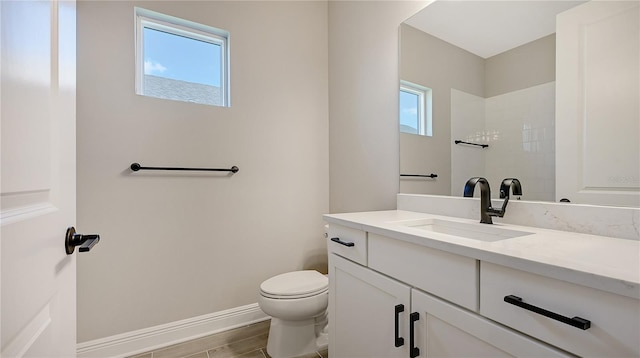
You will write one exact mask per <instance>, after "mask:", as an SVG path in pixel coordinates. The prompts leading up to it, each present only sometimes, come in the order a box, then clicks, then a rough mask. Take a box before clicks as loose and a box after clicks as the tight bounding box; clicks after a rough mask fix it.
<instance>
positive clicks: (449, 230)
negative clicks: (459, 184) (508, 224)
mask: <svg viewBox="0 0 640 358" xmlns="http://www.w3.org/2000/svg"><path fill="white" fill-rule="evenodd" d="M394 224H398V225H402V226H407V227H412V228H415V229H420V230H425V231H430V232H437V233H440V234H446V235H451V236H458V237H464V238H466V239H472V240H479V241H488V242H490V241H499V240H505V239H512V238H514V237H520V236H526V235H531V234H533V233H531V232H526V231H518V230H511V229H504V228H501V227H496V226H493V225H487V224H469V223H462V222H457V221H449V220H443V219H420V220H409V221H397V222H394Z"/></svg>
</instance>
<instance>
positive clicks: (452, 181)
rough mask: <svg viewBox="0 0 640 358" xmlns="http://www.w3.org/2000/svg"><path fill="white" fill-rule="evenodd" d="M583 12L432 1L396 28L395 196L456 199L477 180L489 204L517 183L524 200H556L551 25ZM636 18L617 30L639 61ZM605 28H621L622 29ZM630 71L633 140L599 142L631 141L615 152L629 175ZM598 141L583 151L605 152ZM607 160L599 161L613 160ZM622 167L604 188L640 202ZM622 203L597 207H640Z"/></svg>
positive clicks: (557, 4)
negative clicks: (486, 187)
mask: <svg viewBox="0 0 640 358" xmlns="http://www.w3.org/2000/svg"><path fill="white" fill-rule="evenodd" d="M585 3H586V2H585V1H446V0H438V1H435V2H433V3H431V4H430V5H428V6H427V7H425V8H424V9H423V10H422V11H420V12H419V13H418V14H416V15H414V16H413V17H411V18H409V19H408V20H406V21H405V22H404V23H402V24H401V25H400V69H399V73H400V80H401V86H400V175H401V176H400V192H401V193H408V194H436V195H452V196H462V192H463V187H464V183H465V182H466V180H467V179H468V178H470V177H473V176H482V177H485V178H487V179H488V180H489V182H490V183H491V185H492V188H493V190H492V197H494V198H495V197H497V196H498V190H497V187H498V186H499V184H500V183H501V181H502V179H504V178H509V177H515V178H518V179H519V180H520V181H521V182H522V186H523V196H522V200H530V201H559V199H560V198H558V197H557V193H556V180H557V178H556V177H557V175H558V174H557V171H556V152H557V150H561V149H562V146H563V145H565V144H564V143H556V118H555V117H556V77H557V76H556V75H557V74H556V16H557V14H559V13H563V12H567V10H570V9H573V8H574V7H577V6H582V5H585ZM598 11H599V10H598ZM638 12H639V11H638V10H637V9H636V10H634V11H632V12H631V14H632V15H631V20H630V21H631V22H630V25H628V26H627V28H624V29H622V30H620V31H626V32H627V33H629V32H631V33H632V36H631V38H630V39H628V40H629V41H631V42H630V43H631V44H632V47H634V46H635V49H636V52H637V48H638V46H637V37H638V35H637V32H638V29H637V22H638V20H637V18H638ZM627 17H628V16H627ZM607 21H609V22H611V23H613V24H614V26H617V25H615V24H616V23H618V22H620V21H622V20H620V19H618V18H617V17H612V18H611V19H609V18H607ZM625 26H626V25H625ZM634 26H635V27H634ZM590 31H591V30H590ZM607 31H610V30H607ZM634 31H635V32H636V35H633V32H634ZM592 32H594V31H592ZM608 36H611V34H609V35H608ZM625 36H626V35H625ZM589 39H590V40H591V38H589ZM610 40H611V41H616V39H615V38H613V39H610ZM563 41H565V42H566V41H567V40H566V39H563ZM591 41H593V40H591ZM633 41H635V42H636V43H635V45H633ZM576 42H577V41H576ZM594 46H595V45H594ZM621 47H622V48H624V47H625V46H622V45H621ZM614 51H615V50H614ZM631 56H632V58H631V62H633V61H636V62H637V61H638V59H637V54H636V55H633V54H632V55H631ZM633 56H636V57H633ZM610 57H611V56H610ZM609 67H615V66H609ZM635 68H636V69H633V70H629V69H628V68H627V69H624V71H627V72H625V73H623V74H622V75H623V76H621V77H624V78H627V79H629V78H630V79H631V80H630V82H629V81H628V86H630V88H631V90H627V91H626V92H629V91H630V92H631V93H634V94H635V95H636V98H635V99H631V100H630V101H629V100H627V102H626V104H625V105H627V106H628V107H629V106H630V107H629V108H630V110H629V111H627V113H626V117H625V119H624V121H625V122H624V124H623V126H626V127H625V128H627V132H629V130H630V133H631V134H628V133H627V134H624V135H625V136H626V137H624V138H621V137H619V135H620V134H612V135H610V136H609V137H606V136H602V138H605V139H606V140H609V141H611V140H612V139H613V138H618V140H614V141H615V142H619V141H625V142H628V143H626V144H624V145H622V146H620V148H619V149H618V151H623V152H625V153H627V154H628V158H627V159H625V160H622V161H620V165H623V164H624V163H631V166H633V165H634V164H633V163H634V161H635V162H636V163H637V162H638V161H639V160H638V158H639V156H640V154H638V152H640V150H639V149H638V145H637V143H638V142H639V140H638V139H639V137H640V136H639V135H638V134H639V128H640V126H639V125H638V122H640V120H639V119H638V110H637V107H638V98H637V93H638V89H637V88H638V85H637V82H638V80H637V79H638V73H637V65H636V66H635ZM616 71H620V70H618V69H616ZM633 71H635V72H633ZM607 76H610V75H609V74H607ZM633 76H635V77H633ZM591 77H596V76H591ZM634 80H635V82H636V83H635V84H634V83H633V82H634ZM605 81H608V79H605V80H601V83H605ZM611 81H613V79H611ZM592 87H595V86H592ZM591 117H593V116H591ZM608 120H610V119H608ZM585 123H587V122H586V120H585ZM588 124H589V127H595V126H593V125H592V124H591V123H588ZM577 130H580V129H577ZM623 132H624V131H623ZM616 136H617V137H616ZM592 137H593V138H597V137H598V136H597V135H596V134H593V135H592ZM585 138H586V137H585ZM602 138H600V139H598V140H596V139H590V140H589V141H588V143H582V145H583V146H584V147H592V148H596V147H597V148H600V147H598V146H603V147H607V146H610V145H609V144H610V143H607V142H603V141H605V139H602ZM585 141H586V139H585ZM596 141H600V142H601V143H595V142H596ZM587 144H593V145H591V146H588V145H587ZM556 148H558V149H556ZM634 151H635V153H634ZM593 152H594V150H591V151H590V152H589V151H584V153H583V152H581V155H587V154H588V153H593ZM629 153H631V154H629ZM589 155H592V154H589ZM609 159H610V160H606V159H605V160H601V162H602V161H605V162H607V163H609V164H611V163H615V162H616V160H617V158H615V157H611V158H609ZM618 159H619V158H618ZM625 161H626V162H625ZM624 165H625V166H626V167H625V169H624V174H616V175H613V174H611V173H609V174H602V176H603V177H602V180H600V182H605V181H606V182H607V183H606V186H610V185H609V184H611V186H613V187H614V189H615V191H616V192H623V193H629V192H635V194H634V195H636V194H637V192H638V187H640V185H639V184H640V178H639V176H640V174H638V170H639V169H638V168H637V164H636V167H632V168H629V166H628V165H626V164H624ZM580 170H581V171H582V172H585V173H586V171H587V169H585V168H580ZM612 172H613V171H612ZM621 173H622V172H621ZM431 174H435V175H437V177H434V178H430V177H428V176H429V175H431ZM607 175H608V176H607ZM425 176H427V177H425ZM594 180H596V179H594ZM616 181H617V182H616ZM589 185H590V184H588V183H587V184H585V187H587V186H589ZM600 185H601V184H599V183H595V184H593V185H591V186H593V187H594V188H595V189H598V188H597V187H598V186H600ZM571 199H576V198H574V197H573V196H572V198H571ZM589 200H590V199H581V200H571V201H572V202H579V203H585V202H586V203H588V202H589ZM625 200H626V201H624V200H623V201H622V202H621V203H618V201H607V200H595V201H596V202H594V203H595V204H604V205H622V206H638V205H637V203H636V202H637V201H638V199H637V195H636V196H634V197H633V198H632V199H631V200H627V199H625ZM609 203H610V204H609Z"/></svg>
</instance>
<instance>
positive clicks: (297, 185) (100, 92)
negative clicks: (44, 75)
mask: <svg viewBox="0 0 640 358" xmlns="http://www.w3.org/2000/svg"><path fill="white" fill-rule="evenodd" d="M134 6H140V7H144V8H147V9H150V10H154V11H158V12H162V13H166V14H169V15H174V16H177V17H181V18H185V19H188V20H192V21H196V22H200V23H203V24H207V25H211V26H215V27H220V28H223V29H226V30H228V31H230V33H231V63H232V67H231V81H232V86H231V89H232V93H231V96H232V97H231V98H232V107H231V108H221V107H212V106H205V105H197V104H191V103H185V102H175V101H166V100H161V99H157V98H150V97H143V96H138V95H136V94H135V87H134V63H135V62H134V51H133V49H134V22H133V20H134V10H133V7H134ZM327 6H328V5H327V3H326V2H324V1H319V2H316V1H309V2H307V1H301V2H262V1H257V2H241V1H229V2H225V1H210V2H205V1H194V2H187V1H175V2H174V1H153V2H151V1H139V2H124V1H79V2H78V80H77V81H78V83H77V84H78V98H77V100H78V106H77V134H78V137H77V148H78V155H77V168H78V174H77V178H78V188H77V190H78V202H77V207H78V222H77V228H78V230H79V231H80V232H98V233H100V234H101V237H102V240H101V242H100V244H98V246H96V247H95V249H94V250H92V251H91V254H83V255H78V341H79V342H84V341H88V340H92V339H97V338H101V337H106V336H111V335H114V334H118V333H123V332H127V331H131V330H136V329H141V328H146V327H151V326H155V325H159V324H164V323H168V322H173V321H177V320H181V319H185V318H189V317H194V316H199V315H203V314H209V313H212V312H217V311H221V310H225V309H229V308H233V307H238V306H242V305H246V304H249V303H254V302H256V301H257V292H258V291H257V290H258V286H259V284H260V282H261V281H263V280H264V279H266V278H268V277H270V276H273V275H275V274H278V273H282V272H285V271H291V270H297V269H303V268H319V269H321V270H325V269H326V253H325V250H326V246H325V242H324V239H323V221H322V216H321V215H322V214H323V213H326V212H328V211H329V175H328V172H329V149H328V143H329V136H328V130H329V129H328V108H329V105H328V55H327V52H328V38H327V36H328V30H327V23H328V9H327ZM398 22H399V21H398ZM390 36H394V35H393V33H392V34H391V35H390ZM388 47H389V49H390V51H391V50H393V49H392V47H393V46H392V45H389V46H388ZM390 107H393V106H392V105H390ZM388 120H389V121H390V122H391V123H395V120H394V119H392V118H389V119H388ZM392 137H393V135H392ZM391 149H393V148H391ZM389 156H390V157H391V156H393V154H389ZM132 162H140V163H142V164H143V165H158V166H164V165H167V166H168V165H175V166H215V167H217V166H219V167H230V166H232V165H237V166H239V167H240V172H239V173H237V174H235V175H233V176H227V175H226V174H223V175H215V174H197V173H180V174H178V173H149V172H138V173H132V172H131V171H130V170H129V169H128V166H129V165H130V164H131V163H132ZM391 166H392V165H391ZM386 169H388V170H389V171H392V168H386ZM367 177H368V175H367ZM393 185H394V183H391V184H390V185H388V184H387V185H386V187H385V189H386V190H388V193H386V194H385V195H386V196H389V197H391V196H394V195H395V190H394V189H393ZM355 199H356V200H357V199H358V197H355ZM385 204H386V203H385Z"/></svg>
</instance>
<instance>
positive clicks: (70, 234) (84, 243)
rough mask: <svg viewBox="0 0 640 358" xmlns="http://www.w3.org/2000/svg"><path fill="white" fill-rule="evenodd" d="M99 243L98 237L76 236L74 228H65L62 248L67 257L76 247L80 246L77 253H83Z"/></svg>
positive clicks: (94, 235) (92, 235) (95, 235)
mask: <svg viewBox="0 0 640 358" xmlns="http://www.w3.org/2000/svg"><path fill="white" fill-rule="evenodd" d="M99 241H100V235H98V234H91V235H82V234H76V228H74V227H73V226H72V227H70V228H67V233H66V234H65V236H64V248H65V251H66V252H67V255H71V254H72V253H73V251H74V250H75V248H76V246H80V249H78V251H80V252H85V251H89V250H91V248H92V247H94V246H95V245H96V244H97V243H98V242H99Z"/></svg>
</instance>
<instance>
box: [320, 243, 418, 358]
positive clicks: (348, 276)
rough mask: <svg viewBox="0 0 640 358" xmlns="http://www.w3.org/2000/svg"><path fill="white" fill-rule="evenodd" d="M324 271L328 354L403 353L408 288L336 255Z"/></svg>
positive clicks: (354, 357) (361, 357)
mask: <svg viewBox="0 0 640 358" xmlns="http://www.w3.org/2000/svg"><path fill="white" fill-rule="evenodd" d="M329 275H330V276H329V345H330V346H329V354H330V355H331V357H335V358H375V357H379V358H393V357H402V358H405V357H408V356H409V348H408V347H409V344H410V338H409V331H408V326H409V313H410V309H411V307H410V302H411V301H410V295H411V291H410V288H409V286H406V285H404V284H402V283H400V282H398V281H395V280H392V279H390V278H388V277H386V276H383V275H381V274H379V273H377V272H374V271H372V270H370V269H368V268H366V267H363V266H360V265H358V264H355V263H353V262H351V261H348V260H346V259H343V258H341V257H339V256H337V255H335V254H329ZM396 307H397V308H398V310H397V311H396ZM396 322H397V327H398V330H397V331H396V329H395V327H396Z"/></svg>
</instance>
